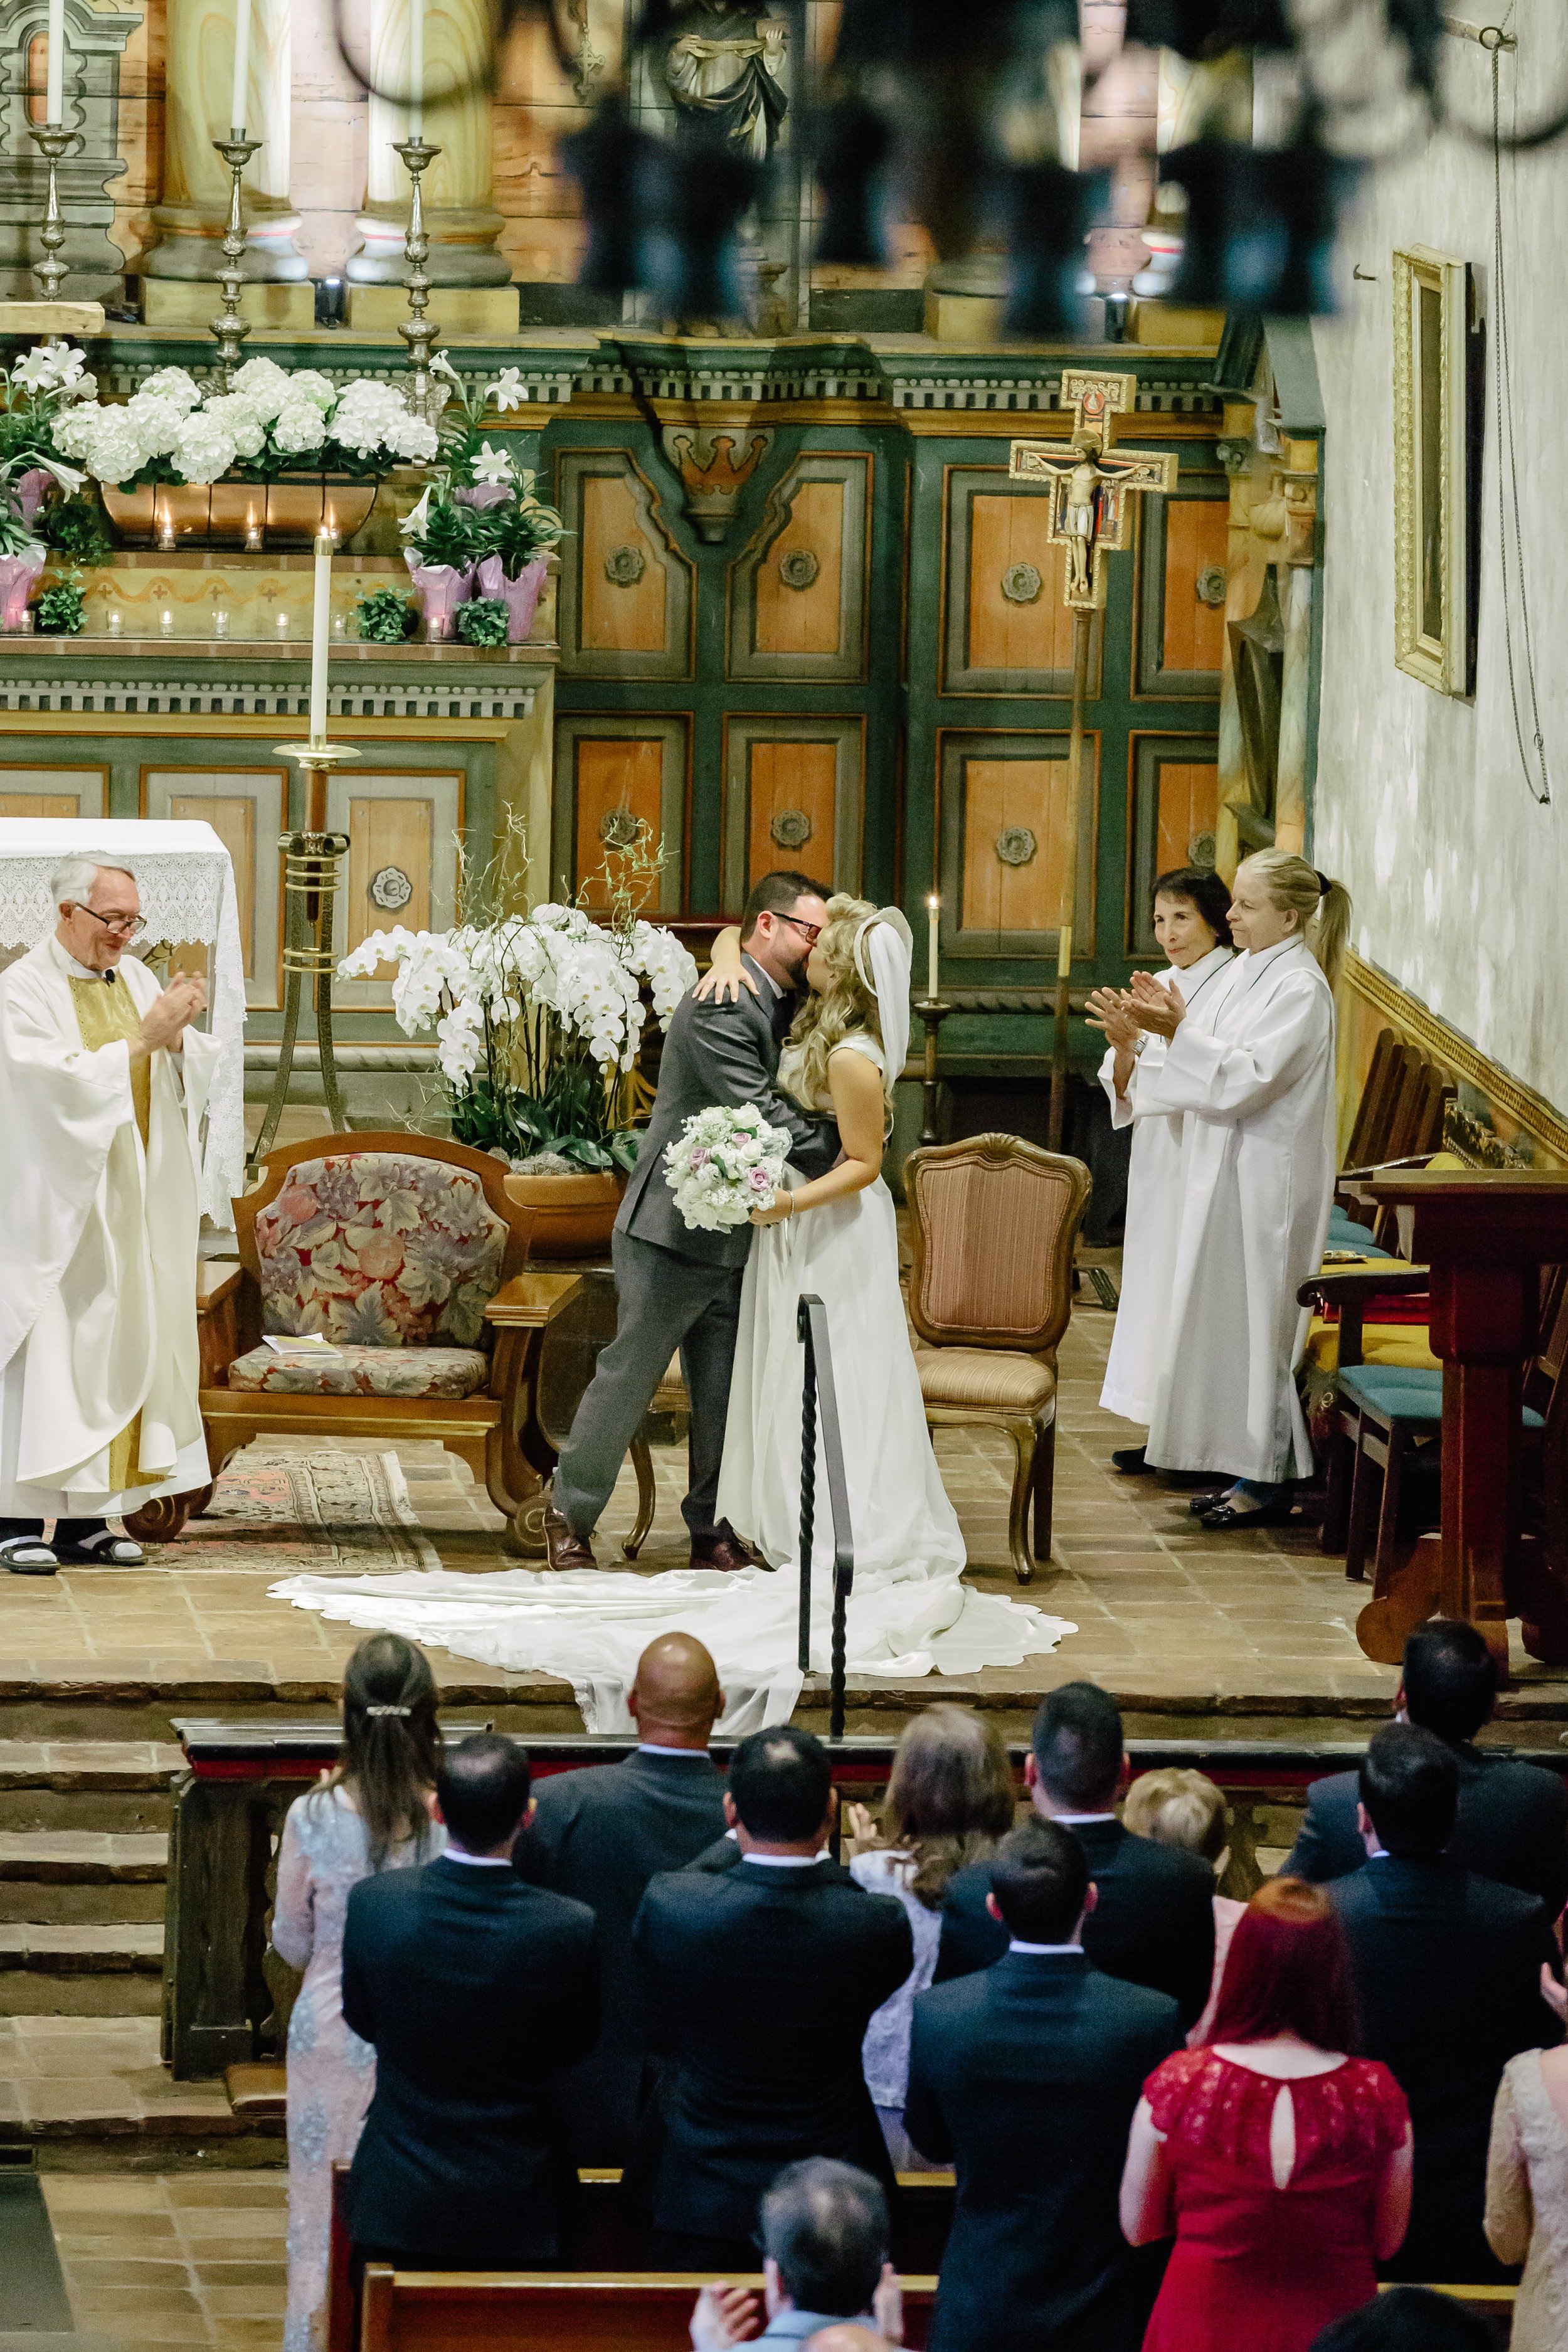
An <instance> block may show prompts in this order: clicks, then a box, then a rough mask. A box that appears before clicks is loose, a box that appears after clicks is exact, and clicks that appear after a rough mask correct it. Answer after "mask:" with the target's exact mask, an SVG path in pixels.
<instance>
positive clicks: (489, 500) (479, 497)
mask: <svg viewBox="0 0 1568 2352" xmlns="http://www.w3.org/2000/svg"><path fill="white" fill-rule="evenodd" d="M514 495H515V493H514V491H513V488H512V486H511V484H510V482H473V483H469V484H467V485H465V487H464V488H462V489H458V490H454V491H453V492H452V504H453V505H454V506H455V507H499V506H500V502H501V500H502V499H510V498H511V497H513V496H514Z"/></svg>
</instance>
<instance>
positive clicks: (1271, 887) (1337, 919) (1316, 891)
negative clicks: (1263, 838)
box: [1236, 849, 1351, 988]
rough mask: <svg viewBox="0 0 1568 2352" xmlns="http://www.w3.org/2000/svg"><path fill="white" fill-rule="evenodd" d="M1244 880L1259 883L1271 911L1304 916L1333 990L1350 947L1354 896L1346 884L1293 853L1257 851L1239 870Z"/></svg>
mask: <svg viewBox="0 0 1568 2352" xmlns="http://www.w3.org/2000/svg"><path fill="white" fill-rule="evenodd" d="M1244 874H1256V875H1258V877H1260V878H1261V880H1262V883H1263V887H1264V888H1265V889H1266V890H1267V891H1268V901H1269V904H1270V905H1271V906H1274V907H1278V908H1279V910H1280V912H1281V913H1294V914H1296V915H1299V916H1300V928H1301V937H1302V939H1303V940H1304V941H1305V942H1306V944H1307V946H1308V947H1309V948H1310V950H1311V951H1312V953H1313V955H1314V956H1316V958H1317V960H1318V961H1319V963H1320V964H1321V967H1322V972H1323V978H1324V979H1325V980H1326V981H1327V982H1328V983H1329V986H1330V987H1331V988H1332V986H1333V984H1334V982H1336V981H1337V980H1338V978H1339V976H1340V967H1341V965H1342V963H1343V962H1344V960H1345V949H1346V947H1347V946H1348V945H1349V943H1350V930H1351V894H1350V892H1349V891H1348V890H1347V889H1346V888H1345V886H1344V884H1343V883H1342V882H1334V881H1331V879H1330V877H1328V875H1326V874H1320V873H1319V871H1318V869H1317V867H1316V866H1309V865H1308V863H1307V861H1306V859H1305V858H1304V857H1298V856H1296V855H1295V854H1294V852H1293V851H1291V850H1289V849H1255V850H1254V851H1253V853H1252V855H1251V856H1250V857H1244V858H1243V859H1242V861H1241V864H1240V865H1239V866H1237V869H1236V878H1237V881H1238V882H1239V881H1240V879H1241V877H1242V876H1243V875H1244Z"/></svg>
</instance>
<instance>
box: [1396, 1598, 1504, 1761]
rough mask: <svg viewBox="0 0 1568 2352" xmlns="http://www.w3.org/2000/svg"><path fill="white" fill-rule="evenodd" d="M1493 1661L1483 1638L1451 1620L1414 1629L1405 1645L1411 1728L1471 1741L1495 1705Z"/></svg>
mask: <svg viewBox="0 0 1568 2352" xmlns="http://www.w3.org/2000/svg"><path fill="white" fill-rule="evenodd" d="M1497 1683H1498V1675H1497V1660H1496V1659H1495V1658H1494V1657H1493V1655H1492V1654H1491V1652H1490V1651H1489V1649H1488V1647H1487V1644H1486V1638H1485V1636H1484V1635H1483V1634H1482V1633H1479V1632H1478V1630H1477V1629H1476V1627H1475V1626H1474V1625H1467V1624H1466V1623H1465V1622H1463V1621H1462V1620H1461V1619H1459V1618H1455V1617H1446V1618H1441V1619H1438V1620H1436V1622H1433V1623H1432V1624H1430V1625H1418V1626H1417V1627H1416V1629H1415V1633H1412V1634H1411V1636H1410V1639H1409V1640H1408V1641H1407V1642H1406V1643H1405V1706H1406V1708H1407V1710H1408V1712H1409V1716H1410V1720H1411V1722H1412V1723H1418V1724H1419V1725H1420V1727H1421V1728H1422V1730H1423V1731H1435V1732H1436V1735H1437V1737H1438V1738H1439V1739H1473V1738H1475V1736H1476V1733H1477V1732H1478V1731H1479V1729H1480V1727H1481V1726H1482V1724H1483V1723H1486V1722H1488V1721H1489V1719H1490V1717H1491V1712H1492V1709H1493V1707H1494V1706H1496V1704H1497Z"/></svg>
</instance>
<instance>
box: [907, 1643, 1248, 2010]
mask: <svg viewBox="0 0 1568 2352" xmlns="http://www.w3.org/2000/svg"><path fill="white" fill-rule="evenodd" d="M1126 1766H1127V1755H1126V1750H1125V1748H1124V1746H1123V1744H1122V1738H1121V1716H1120V1715H1119V1714H1118V1713H1117V1709H1116V1703H1115V1701H1114V1700H1113V1699H1112V1698H1110V1696H1108V1694H1107V1693H1106V1692H1104V1691H1102V1690H1101V1689H1100V1686H1099V1685H1098V1684H1096V1683H1064V1684H1063V1685H1062V1686H1061V1687H1060V1689H1058V1690H1054V1691H1052V1692H1051V1693H1050V1694H1049V1696H1047V1699H1046V1700H1045V1702H1044V1704H1043V1705H1042V1706H1041V1707H1040V1710H1039V1712H1038V1714H1037V1716H1036V1717H1035V1727H1034V1732H1033V1735H1032V1747H1031V1752H1030V1754H1029V1755H1028V1757H1027V1758H1026V1759H1025V1764H1024V1780H1025V1783H1026V1787H1027V1789H1028V1792H1029V1796H1030V1799H1031V1801H1032V1802H1033V1804H1034V1808H1035V1811H1037V1813H1039V1814H1041V1815H1043V1817H1044V1818H1045V1819H1046V1820H1047V1821H1055V1822H1060V1823H1061V1825H1062V1827H1063V1828H1064V1829H1070V1830H1071V1832H1072V1833H1073V1835H1074V1837H1076V1838H1077V1840H1078V1842H1079V1845H1081V1846H1082V1848H1083V1852H1084V1859H1085V1861H1086V1862H1087V1863H1088V1864H1089V1876H1090V1877H1091V1878H1092V1879H1093V1881H1094V1883H1095V1885H1096V1887H1097V1888H1098V1889H1099V1901H1098V1902H1097V1904H1096V1906H1095V1908H1094V1911H1093V1913H1092V1914H1091V1915H1090V1917H1089V1922H1088V1925H1087V1926H1086V1927H1085V1929H1084V1949H1085V1951H1086V1952H1087V1953H1088V1954H1089V1958H1090V1959H1091V1960H1092V1961H1093V1963H1094V1965H1095V1967H1096V1968H1097V1969H1103V1970H1104V1971H1105V1974H1106V1975H1107V1976H1111V1977H1124V1978H1126V1979H1127V1980H1128V1981H1129V1982H1130V1983H1132V1984H1142V1985H1148V1986H1149V1987H1150V1989H1151V1990H1152V1991H1154V1992H1168V1993H1169V1994H1170V1995H1171V1996H1172V1998H1173V2000H1175V2001H1176V2003H1177V2005H1178V2007H1179V2008H1180V2010H1181V2011H1182V2021H1183V2025H1184V2026H1188V2025H1191V2024H1193V2023H1194V2022H1195V2021H1196V2020H1197V2019H1198V2018H1199V2017H1201V2016H1202V2014H1203V2010H1204V2004H1205V2001H1206V2000H1208V1995H1209V1980H1210V1979H1211V1977H1212V1976H1213V1974H1214V1873H1213V1871H1212V1870H1211V1869H1210V1868H1209V1866H1208V1864H1206V1863H1205V1862H1201V1861H1200V1860H1199V1859H1198V1857H1197V1855H1196V1854H1191V1853H1180V1852H1179V1851H1177V1849H1176V1848H1174V1847H1173V1846H1164V1845H1156V1844H1155V1843H1154V1841H1153V1840H1152V1838H1144V1837H1137V1836H1135V1835H1134V1834H1133V1832H1131V1830H1129V1829H1126V1828H1124V1827H1123V1825H1122V1823H1121V1822H1119V1821H1118V1820H1117V1818H1116V1791H1117V1789H1118V1787H1119V1786H1120V1784H1121V1778H1122V1774H1123V1773H1124V1771H1125V1769H1126ZM990 1892H991V1874H990V1872H989V1870H988V1869H987V1867H986V1865H985V1864H984V1863H978V1864H974V1865H973V1866H972V1867H971V1868H969V1869H967V1870H961V1871H957V1872H955V1873H954V1874H953V1876H952V1878H951V1879H950V1880H949V1881H948V1885H947V1892H946V1895H944V1896H943V1899H942V1942H941V1944H940V1946H939V1947H938V1950H937V1962H936V1981H937V1983H938V1984H942V1983H944V1982H945V1981H946V1980H947V1979H949V1978H950V1977H960V1976H964V1975H966V1974H967V1973H968V1971H969V1970H970V1969H985V1968H989V1967H990V1965H991V1963H992V1961H993V1960H995V1959H999V1958H1001V1956H1002V1954H1003V1953H1004V1952H1005V1950H1006V1948H1007V1931H1006V1929H1005V1927H1002V1925H1001V1924H1000V1922H999V1921H998V1920H997V1919H996V1918H995V1917H994V1915H993V1914H992V1912H991V1911H990V1910H989V1908H988V1907H987V1903H986V1897H987V1896H988V1895H989V1894H990Z"/></svg>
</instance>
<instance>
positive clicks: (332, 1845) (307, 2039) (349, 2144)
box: [272, 1633, 447, 2352]
mask: <svg viewBox="0 0 1568 2352" xmlns="http://www.w3.org/2000/svg"><path fill="white" fill-rule="evenodd" d="M440 1756H441V1733H440V1729H439V1727H438V1726H437V1721H436V1679H435V1676H434V1675H432V1674H431V1672H430V1666H429V1662H428V1661H427V1659H426V1657H425V1655H424V1654H423V1652H422V1651H419V1650H416V1648H415V1647H414V1644H413V1643H411V1642H405V1640H404V1639H403V1637H402V1635H401V1634H400V1633H373V1634H372V1635H371V1636H370V1638H369V1640H368V1641H364V1642H362V1643H360V1645H359V1647H358V1649H357V1650H356V1651H355V1652H354V1654H353V1657H352V1658H351V1659H350V1660H349V1663H348V1666H347V1668H346V1670H345V1672H344V1675H343V1745H342V1759H341V1761H340V1762H339V1764H338V1767H337V1769H336V1770H335V1771H333V1772H329V1773H324V1774H323V1775H322V1778H321V1781H320V1783H319V1784H318V1786H317V1787H315V1788H314V1789H312V1790H310V1793H309V1795H308V1796H304V1797H301V1798H300V1799H299V1801H297V1803H295V1804H293V1805H292V1806H290V1808H289V1813H288V1817H287V1819H286V1820H285V1822H284V1823H283V1839H282V1844H281V1847H280V1849H279V1856H278V1895H277V1901H276V1904H275V1906H274V1908H273V1914H272V1942H273V1947H274V1948H275V1949H276V1951H277V1952H278V1954H279V1958H282V1959H284V1960H286V1961H287V1962H288V1964H289V1967H290V1968H291V1969H303V1970H304V1971H305V1981H304V1983H303V1985H302V1986H301V1987H300V1997H299V1999H298V2000H296V2002H295V2003H294V2010H293V2014H292V2016H291V2017H290V2018H289V2308H288V2316H287V2318H286V2320H285V2322H284V2329H283V2347H284V2352H321V2347H323V2346H324V2345H325V2342H326V2333H325V2329H326V2293H327V2253H328V2248H329V2242H330V2239H331V2200H332V2166H333V2165H334V2163H337V2162H339V2161H342V2162H345V2163H346V2162H347V2160H348V2159H349V2158H351V2157H352V2156H353V2152H354V2147H355V2145H356V2143H357V2142H358V2139H359V2136H360V2128H361V2126H362V2125H363V2122H364V2116H365V2110H366V2108H367V2107H368V2106H369V2105H370V2100H371V2094H372V2092H373V2091H374V2088H375V2052H374V2050H373V2049H372V2048H371V2046H370V2044H369V2042H362V2041H361V2040H360V2038H359V2036H358V2034H357V2033H351V2032H349V2029H348V2027H347V2026H346V2025H345V2024H344V2023H343V2011H342V1945H343V1921H344V1918H345V1916H346V1915H347V1912H348V1904H349V1895H350V1893H351V1892H352V1890H353V1888H354V1887H355V1886H357V1885H358V1884H359V1882H360V1880H361V1879H362V1878H368V1877H370V1876H371V1874H373V1873H374V1872H376V1871H380V1870H401V1869H408V1868H410V1867H412V1866H414V1865H416V1864H419V1863H425V1862H430V1861H433V1860H434V1859H435V1857H436V1855H437V1854H438V1853H440V1852H441V1850H442V1848H443V1847H444V1846H445V1844H446V1843H447V1832H446V1831H445V1830H444V1829H442V1828H441V1826H440V1824H439V1823H438V1822H434V1821H433V1820H432V1819H431V1813H430V1801H431V1797H432V1795H433V1793H434V1790H435V1787H436V1771H437V1765H438V1763H439V1761H440Z"/></svg>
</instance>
